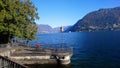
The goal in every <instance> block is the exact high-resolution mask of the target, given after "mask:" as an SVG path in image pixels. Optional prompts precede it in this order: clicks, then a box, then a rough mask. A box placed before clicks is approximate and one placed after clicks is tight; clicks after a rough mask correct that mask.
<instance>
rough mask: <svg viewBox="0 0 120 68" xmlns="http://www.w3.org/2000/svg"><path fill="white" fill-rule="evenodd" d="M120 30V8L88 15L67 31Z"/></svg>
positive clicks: (101, 10)
mask: <svg viewBox="0 0 120 68" xmlns="http://www.w3.org/2000/svg"><path fill="white" fill-rule="evenodd" d="M108 30H115V31H116V30H120V7H115V8H108V9H100V10H98V11H93V12H91V13H88V14H87V15H86V16H84V17H83V18H82V19H80V20H79V21H78V22H77V23H76V24H74V25H73V26H72V27H71V28H69V29H68V30H67V31H72V32H81V31H108Z"/></svg>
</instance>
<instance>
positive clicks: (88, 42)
mask: <svg viewBox="0 0 120 68" xmlns="http://www.w3.org/2000/svg"><path fill="white" fill-rule="evenodd" d="M37 37H38V40H34V41H32V43H40V44H41V45H47V44H60V43H61V42H62V43H66V44H67V45H70V46H72V47H73V56H72V58H71V64H70V65H66V66H62V65H61V66H58V65H49V64H48V65H31V68H120V31H108V32H73V33H58V34H57V33H56V34H39V35H37Z"/></svg>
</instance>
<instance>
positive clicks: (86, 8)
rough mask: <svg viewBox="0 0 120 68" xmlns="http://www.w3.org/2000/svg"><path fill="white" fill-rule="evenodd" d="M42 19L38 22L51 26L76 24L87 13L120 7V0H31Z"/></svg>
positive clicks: (37, 21)
mask: <svg viewBox="0 0 120 68" xmlns="http://www.w3.org/2000/svg"><path fill="white" fill-rule="evenodd" d="M31 2H32V3H33V4H34V5H35V6H36V7H37V9H38V14H39V17H40V19H39V20H36V23H37V24H47V25H50V26H51V27H53V28H54V27H58V26H68V25H74V24H75V23H76V22H77V21H78V20H80V19H82V18H83V17H84V16H85V15H86V14H88V13H90V12H92V11H97V10H99V9H102V8H114V7H120V0H31Z"/></svg>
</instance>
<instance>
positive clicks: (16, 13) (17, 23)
mask: <svg viewBox="0 0 120 68" xmlns="http://www.w3.org/2000/svg"><path fill="white" fill-rule="evenodd" d="M35 19H39V16H38V13H37V8H36V7H35V6H34V5H33V4H32V2H31V1H30V0H0V42H2V43H7V42H9V41H10V39H11V37H12V36H15V37H19V38H23V39H30V40H31V39H34V38H35V35H36V32H37V26H36V23H35Z"/></svg>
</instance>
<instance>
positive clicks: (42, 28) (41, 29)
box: [37, 24, 53, 34]
mask: <svg viewBox="0 0 120 68" xmlns="http://www.w3.org/2000/svg"><path fill="white" fill-rule="evenodd" d="M37 27H38V34H40V33H53V29H52V27H51V26H49V25H44V24H37Z"/></svg>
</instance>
